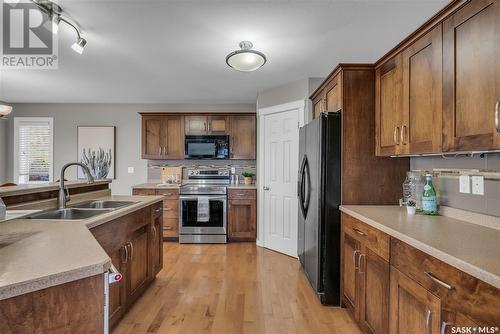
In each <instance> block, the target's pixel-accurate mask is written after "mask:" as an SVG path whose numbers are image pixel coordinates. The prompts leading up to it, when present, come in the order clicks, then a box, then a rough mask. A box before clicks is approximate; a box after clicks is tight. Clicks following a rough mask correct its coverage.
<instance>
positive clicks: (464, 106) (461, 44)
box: [443, 0, 500, 151]
mask: <svg viewBox="0 0 500 334" xmlns="http://www.w3.org/2000/svg"><path fill="white" fill-rule="evenodd" d="M443 79H444V87H443V88H444V89H443V98H444V105H443V107H444V113H443V115H444V119H443V125H444V126H443V151H464V150H493V149H500V132H499V131H500V124H498V122H499V120H498V118H499V117H500V115H499V112H500V111H499V110H498V109H499V108H500V107H499V101H500V0H488V1H484V0H476V1H471V2H469V3H468V4H467V5H466V6H464V7H463V8H461V9H460V10H459V11H457V12H456V13H455V14H453V15H452V16H451V17H449V18H448V19H447V20H446V21H444V23H443Z"/></svg>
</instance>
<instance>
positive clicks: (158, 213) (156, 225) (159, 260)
mask: <svg viewBox="0 0 500 334" xmlns="http://www.w3.org/2000/svg"><path fill="white" fill-rule="evenodd" d="M162 212H163V210H162V207H161V206H158V207H156V208H154V209H153V211H152V214H153V219H152V220H153V221H152V224H151V262H152V263H151V268H152V269H151V270H152V275H153V276H156V274H158V272H159V271H160V270H161V269H162V268H163V236H162V228H163V215H162Z"/></svg>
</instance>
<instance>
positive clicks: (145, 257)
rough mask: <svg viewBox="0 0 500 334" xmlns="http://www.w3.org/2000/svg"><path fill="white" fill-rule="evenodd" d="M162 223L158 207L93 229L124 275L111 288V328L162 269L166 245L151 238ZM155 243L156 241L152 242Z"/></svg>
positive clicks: (97, 238)
mask: <svg viewBox="0 0 500 334" xmlns="http://www.w3.org/2000/svg"><path fill="white" fill-rule="evenodd" d="M161 220H162V204H161V203H156V204H153V205H150V206H148V207H146V208H144V209H141V210H138V211H135V212H133V213H130V214H128V215H125V216H123V217H120V218H117V219H115V220H112V221H110V222H107V223H104V224H102V225H99V226H96V227H94V228H92V229H91V230H90V231H91V233H92V234H93V235H94V237H95V238H96V240H97V241H98V242H99V244H100V245H101V246H102V248H103V249H104V250H105V251H106V253H107V254H108V255H109V257H110V258H111V261H112V263H113V265H114V266H115V267H116V268H117V269H118V271H119V272H120V273H121V274H122V279H121V281H120V282H118V283H115V284H112V285H110V289H109V324H110V328H113V327H114V326H115V325H116V324H117V322H118V321H119V320H120V319H121V318H122V317H123V315H124V314H125V313H126V312H127V311H128V310H129V309H130V307H131V306H132V305H133V304H134V302H135V301H136V300H137V298H139V297H140V296H141V295H142V294H143V293H144V291H145V290H146V288H147V287H148V285H149V284H150V283H151V282H152V280H153V279H154V278H155V276H156V274H157V273H158V272H159V271H160V270H161V269H162V266H163V260H162V259H159V258H158V256H159V255H160V254H161V256H163V243H162V242H160V239H159V237H156V239H155V236H154V235H153V234H152V231H154V228H153V227H156V226H158V225H159V224H160V222H161ZM153 240H155V241H153Z"/></svg>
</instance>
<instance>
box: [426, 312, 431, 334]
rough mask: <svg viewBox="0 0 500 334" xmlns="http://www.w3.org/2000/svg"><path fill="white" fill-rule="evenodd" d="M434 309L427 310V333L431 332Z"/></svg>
mask: <svg viewBox="0 0 500 334" xmlns="http://www.w3.org/2000/svg"><path fill="white" fill-rule="evenodd" d="M431 316H432V311H431V310H427V316H426V317H425V334H429V328H430V325H431Z"/></svg>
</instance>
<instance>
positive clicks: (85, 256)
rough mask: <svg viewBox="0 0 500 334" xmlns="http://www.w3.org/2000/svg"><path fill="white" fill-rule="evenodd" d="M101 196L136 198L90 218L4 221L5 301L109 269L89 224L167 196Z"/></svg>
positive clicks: (0, 289) (0, 248) (0, 236)
mask: <svg viewBox="0 0 500 334" xmlns="http://www.w3.org/2000/svg"><path fill="white" fill-rule="evenodd" d="M96 199H102V200H120V201H122V200H123V201H133V202H136V203H134V204H132V205H129V206H126V207H123V208H120V209H116V210H112V211H110V212H107V213H104V214H101V215H98V216H95V217H92V218H89V219H84V220H72V221H67V220H66V221H65V220H37V219H23V218H19V219H13V220H9V221H5V222H2V223H0V300H2V299H7V298H10V297H14V296H17V295H21V294H25V293H29V292H32V291H36V290H41V289H44V288H48V287H51V286H55V285H59V284H63V283H67V282H71V281H74V280H78V279H82V278H85V277H90V276H94V275H98V274H102V273H104V272H105V271H106V270H108V269H109V268H110V266H111V259H110V258H109V257H108V255H107V254H106V252H105V251H104V250H103V249H102V247H101V246H100V245H99V243H98V242H97V240H96V239H95V238H94V237H93V235H92V233H91V232H90V231H89V229H90V228H92V227H95V226H98V225H101V224H104V223H106V222H108V221H111V220H114V219H116V218H119V217H121V216H124V215H126V214H128V213H131V212H133V211H136V210H139V209H141V208H144V207H146V206H149V205H151V204H153V203H156V202H159V201H161V200H162V199H163V197H161V196H105V197H100V198H96Z"/></svg>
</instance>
